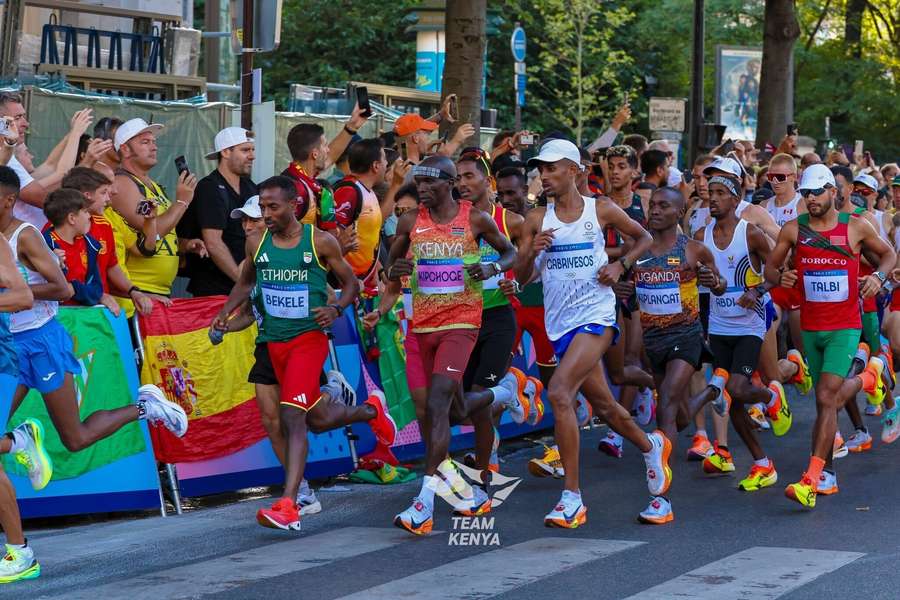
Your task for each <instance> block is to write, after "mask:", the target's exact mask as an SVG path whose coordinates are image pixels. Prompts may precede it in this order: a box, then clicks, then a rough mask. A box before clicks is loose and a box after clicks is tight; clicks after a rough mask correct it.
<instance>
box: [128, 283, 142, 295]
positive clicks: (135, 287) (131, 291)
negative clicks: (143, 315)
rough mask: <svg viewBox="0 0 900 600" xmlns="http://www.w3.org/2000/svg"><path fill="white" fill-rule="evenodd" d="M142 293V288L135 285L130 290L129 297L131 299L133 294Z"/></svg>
mask: <svg viewBox="0 0 900 600" xmlns="http://www.w3.org/2000/svg"><path fill="white" fill-rule="evenodd" d="M140 291H141V288H139V287H138V286H136V285H133V286H131V287H130V288H128V296H129V297H130V296H131V295H132V294H133V293H135V292H140Z"/></svg>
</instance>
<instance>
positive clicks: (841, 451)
mask: <svg viewBox="0 0 900 600" xmlns="http://www.w3.org/2000/svg"><path fill="white" fill-rule="evenodd" d="M848 454H850V451H849V450H847V444H845V443H844V436H842V435H841V430H840V429H838V430H837V432H835V434H834V446H833V447H832V451H831V457H832V458H844V457H845V456H847V455H848Z"/></svg>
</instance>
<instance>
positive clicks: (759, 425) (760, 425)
mask: <svg viewBox="0 0 900 600" xmlns="http://www.w3.org/2000/svg"><path fill="white" fill-rule="evenodd" d="M760 406H762V405H760ZM747 415H749V417H750V420H751V421H753V427H755V428H756V429H771V425H769V421H768V419H766V415H765V413H764V412H763V411H761V410H760V409H759V407H758V406H757V405H755V404H753V405H751V406H750V408H748V409H747Z"/></svg>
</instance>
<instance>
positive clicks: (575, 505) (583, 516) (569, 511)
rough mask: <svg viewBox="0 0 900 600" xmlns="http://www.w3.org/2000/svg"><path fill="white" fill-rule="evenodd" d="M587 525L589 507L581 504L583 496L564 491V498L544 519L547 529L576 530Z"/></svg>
mask: <svg viewBox="0 0 900 600" xmlns="http://www.w3.org/2000/svg"><path fill="white" fill-rule="evenodd" d="M585 523H587V507H585V505H584V504H583V503H582V502H581V495H580V494H576V493H575V492H570V491H569V490H563V493H562V497H561V498H560V499H559V502H557V503H556V506H555V507H553V510H551V511H550V512H549V513H547V515H546V516H545V517H544V525H545V526H546V527H561V528H563V529H575V528H576V527H578V526H579V525H584V524H585Z"/></svg>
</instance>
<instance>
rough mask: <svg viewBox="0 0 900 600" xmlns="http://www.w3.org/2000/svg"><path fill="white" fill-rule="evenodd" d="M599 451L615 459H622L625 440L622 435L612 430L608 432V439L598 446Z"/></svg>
mask: <svg viewBox="0 0 900 600" xmlns="http://www.w3.org/2000/svg"><path fill="white" fill-rule="evenodd" d="M597 450H599V451H600V452H602V453H603V454H606V455H607V456H612V457H613V458H622V452H623V450H624V440H623V439H622V436H621V435H619V434H618V433H616V432H615V431H613V430H612V429H610V430H609V431H607V432H606V437H605V438H603V439H602V440H600V443H599V444H597Z"/></svg>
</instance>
